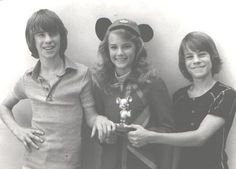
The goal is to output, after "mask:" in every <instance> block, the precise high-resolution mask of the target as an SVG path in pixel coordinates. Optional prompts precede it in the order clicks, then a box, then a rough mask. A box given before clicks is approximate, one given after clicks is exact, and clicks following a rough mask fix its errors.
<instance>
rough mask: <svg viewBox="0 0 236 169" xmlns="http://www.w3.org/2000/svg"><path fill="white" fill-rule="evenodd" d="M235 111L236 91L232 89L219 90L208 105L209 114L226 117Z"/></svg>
mask: <svg viewBox="0 0 236 169" xmlns="http://www.w3.org/2000/svg"><path fill="white" fill-rule="evenodd" d="M235 111H236V92H235V91H234V90H233V89H228V90H226V91H222V92H220V94H219V95H218V96H217V97H216V98H215V100H214V102H213V103H212V105H211V106H210V110H209V112H208V113H209V114H213V115H216V116H219V117H222V118H224V119H228V118H230V117H231V115H232V114H234V113H235Z"/></svg>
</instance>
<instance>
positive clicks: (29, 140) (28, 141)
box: [14, 127, 44, 152]
mask: <svg viewBox="0 0 236 169" xmlns="http://www.w3.org/2000/svg"><path fill="white" fill-rule="evenodd" d="M14 134H15V136H16V137H17V139H18V140H20V141H21V142H22V143H23V145H24V147H25V149H26V150H27V151H29V152H31V147H34V148H35V149H37V150H38V149H39V146H38V144H37V142H38V143H43V142H44V140H43V139H42V138H41V136H42V135H44V132H43V131H42V130H40V129H34V128H24V127H19V128H17V130H15V131H14Z"/></svg>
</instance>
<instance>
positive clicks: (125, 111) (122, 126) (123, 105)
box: [116, 96, 133, 133]
mask: <svg viewBox="0 0 236 169" xmlns="http://www.w3.org/2000/svg"><path fill="white" fill-rule="evenodd" d="M132 100H133V99H132V97H131V96H127V97H125V98H120V97H117V98H116V103H117V104H119V108H120V109H121V111H120V123H119V124H116V131H117V132H119V133H127V132H129V131H131V130H132V128H129V127H127V124H126V123H127V121H126V120H127V118H129V117H131V110H129V104H130V103H131V102H132Z"/></svg>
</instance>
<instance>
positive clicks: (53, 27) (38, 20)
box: [25, 9, 67, 58]
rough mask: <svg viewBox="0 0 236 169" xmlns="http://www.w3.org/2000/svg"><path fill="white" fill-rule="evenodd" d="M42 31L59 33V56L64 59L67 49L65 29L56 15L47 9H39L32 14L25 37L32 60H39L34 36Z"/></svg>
mask: <svg viewBox="0 0 236 169" xmlns="http://www.w3.org/2000/svg"><path fill="white" fill-rule="evenodd" d="M42 31H44V32H51V33H57V32H59V34H60V36H61V45H60V56H61V57H64V53H65V50H66V48H67V29H66V28H65V26H64V24H63V23H62V21H61V19H60V18H59V17H58V16H57V14H56V13H54V12H53V11H50V10H48V9H41V10H39V11H37V12H35V13H33V15H32V16H31V17H30V18H29V20H28V22H27V25H26V30H25V37H26V42H27V45H28V48H29V50H30V52H31V55H32V56H33V57H34V58H39V55H38V51H37V49H36V46H35V40H34V35H35V34H36V33H38V32H42Z"/></svg>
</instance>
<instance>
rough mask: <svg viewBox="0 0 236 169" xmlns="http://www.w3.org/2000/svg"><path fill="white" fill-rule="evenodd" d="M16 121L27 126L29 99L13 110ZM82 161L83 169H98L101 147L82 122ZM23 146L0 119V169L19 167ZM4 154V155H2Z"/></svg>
mask: <svg viewBox="0 0 236 169" xmlns="http://www.w3.org/2000/svg"><path fill="white" fill-rule="evenodd" d="M13 112H14V115H15V118H16V121H17V122H18V124H20V125H21V126H23V127H29V126H30V121H31V118H32V111H31V106H30V102H29V100H24V101H21V102H20V103H19V104H17V106H16V107H15V108H14V110H13ZM82 129H83V133H82V136H83V139H82V144H83V145H82V147H83V149H82V156H83V159H82V162H83V165H84V167H83V169H100V167H99V166H100V163H99V162H100V158H98V157H100V153H101V148H100V146H99V143H98V141H97V140H95V139H91V138H90V132H91V130H90V128H88V126H87V125H86V124H83V128H82ZM24 151H25V150H24V147H23V145H22V143H21V142H19V141H18V140H17V139H16V137H15V136H14V135H13V134H12V133H11V132H10V131H9V130H8V129H7V127H6V126H5V125H4V124H3V123H2V122H1V121H0V154H1V156H0V169H19V168H21V166H22V160H23V156H24ZM3 154H4V155H3Z"/></svg>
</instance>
